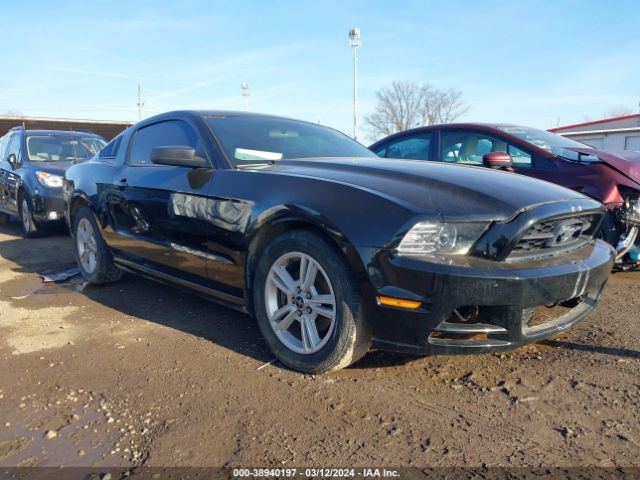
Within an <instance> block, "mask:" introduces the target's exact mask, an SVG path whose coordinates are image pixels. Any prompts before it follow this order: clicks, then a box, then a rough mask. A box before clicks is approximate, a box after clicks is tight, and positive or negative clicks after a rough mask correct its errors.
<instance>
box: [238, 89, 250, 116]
mask: <svg viewBox="0 0 640 480" xmlns="http://www.w3.org/2000/svg"><path fill="white" fill-rule="evenodd" d="M240 88H241V89H242V96H243V97H244V111H245V112H248V111H249V97H250V96H251V92H250V91H249V84H248V83H247V82H243V83H241V84H240Z"/></svg>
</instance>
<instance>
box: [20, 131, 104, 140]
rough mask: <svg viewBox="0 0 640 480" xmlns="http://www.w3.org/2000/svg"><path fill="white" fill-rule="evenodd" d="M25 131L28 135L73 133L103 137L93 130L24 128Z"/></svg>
mask: <svg viewBox="0 0 640 480" xmlns="http://www.w3.org/2000/svg"><path fill="white" fill-rule="evenodd" d="M24 132H25V133H27V134H28V135H67V136H69V135H72V136H85V137H86V136H91V137H97V138H102V137H101V136H100V135H98V134H97V133H93V132H83V131H82V130H29V129H24Z"/></svg>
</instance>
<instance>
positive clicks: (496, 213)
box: [267, 158, 599, 221]
mask: <svg viewBox="0 0 640 480" xmlns="http://www.w3.org/2000/svg"><path fill="white" fill-rule="evenodd" d="M267 171H271V172H273V173H281V174H289V175H304V176H308V177H315V178H320V179H325V180H330V181H335V182H340V183H346V184H349V185H353V186H356V187H359V188H364V189H368V190H372V191H374V192H376V193H378V194H380V195H384V196H387V197H391V198H392V199H394V200H395V201H398V202H405V203H410V204H412V205H413V206H414V208H415V207H416V206H417V207H418V209H419V210H420V211H422V212H424V213H428V214H438V215H441V216H442V217H443V218H444V219H456V218H464V219H468V220H471V219H478V220H480V219H482V220H495V221H499V220H507V219H509V218H511V217H512V216H513V215H514V214H516V213H517V212H518V211H521V210H524V209H527V208H529V207H533V206H536V205H540V204H544V203H553V202H559V201H564V200H575V199H581V200H583V199H586V197H585V196H583V195H582V194H580V193H577V192H575V191H573V190H569V189H566V188H564V187H560V186H558V185H554V184H552V183H548V182H544V181H542V180H536V179H532V178H529V177H525V176H522V175H516V174H513V173H507V172H500V171H497V170H490V169H488V168H484V167H472V166H461V165H449V164H444V163H437V162H427V161H411V160H394V159H382V158H355V159H344V158H341V159H336V158H327V159H310V160H282V161H279V162H276V163H274V164H273V165H271V166H270V167H268V169H267ZM593 203H594V208H595V207H597V206H598V205H599V204H598V203H597V202H593Z"/></svg>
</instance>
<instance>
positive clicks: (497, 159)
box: [369, 123, 640, 269]
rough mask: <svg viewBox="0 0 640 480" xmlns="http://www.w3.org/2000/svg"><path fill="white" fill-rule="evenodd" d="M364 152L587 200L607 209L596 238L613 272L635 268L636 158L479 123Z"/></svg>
mask: <svg viewBox="0 0 640 480" xmlns="http://www.w3.org/2000/svg"><path fill="white" fill-rule="evenodd" d="M369 148H370V150H372V151H373V152H374V153H376V154H377V155H379V156H381V157H386V158H399V159H410V160H433V161H438V162H444V163H457V164H467V165H477V166H485V167H489V168H498V169H503V170H509V171H512V172H515V173H519V174H522V175H527V176H529V177H535V178H539V179H542V180H547V181H549V182H552V183H556V184H558V185H562V186H565V187H568V188H570V189H572V190H575V191H578V192H581V193H583V194H585V195H588V196H590V197H592V198H594V199H596V200H599V201H601V202H602V203H604V204H605V205H606V206H607V209H608V213H607V216H606V218H605V221H604V224H603V230H602V236H603V238H604V239H605V240H607V241H608V242H609V243H610V244H611V245H612V246H613V247H614V248H615V249H616V251H617V255H616V257H617V258H616V261H617V265H618V267H619V268H625V269H627V268H632V267H639V266H640V263H639V261H638V255H639V251H640V242H639V241H640V238H638V230H639V229H640V154H638V153H633V152H629V151H624V152H617V153H611V152H605V151H603V150H598V149H595V148H592V147H590V146H588V145H585V144H583V143H579V142H576V141H575V140H571V139H569V138H565V137H562V136H560V135H556V134H553V133H550V132H546V131H544V130H538V129H535V128H529V127H521V126H518V125H508V124H483V123H459V124H448V125H434V126H429V127H420V128H416V129H413V130H407V131H405V132H401V133H397V134H394V135H391V136H389V137H387V138H384V139H382V140H380V141H378V142H376V143H374V144H373V145H371V146H370V147H369ZM541 235H542V236H544V235H552V232H541ZM540 241H544V239H543V238H541V239H540Z"/></svg>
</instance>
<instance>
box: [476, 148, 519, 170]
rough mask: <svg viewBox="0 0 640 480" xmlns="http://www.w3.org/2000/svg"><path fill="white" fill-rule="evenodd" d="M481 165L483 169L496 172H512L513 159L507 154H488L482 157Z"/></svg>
mask: <svg viewBox="0 0 640 480" xmlns="http://www.w3.org/2000/svg"><path fill="white" fill-rule="evenodd" d="M482 164H483V165H484V166H485V167H489V168H495V169H496V170H508V171H512V170H513V169H512V167H513V159H512V158H511V155H509V154H508V153H507V152H490V153H487V154H486V155H484V156H483V157H482Z"/></svg>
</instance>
